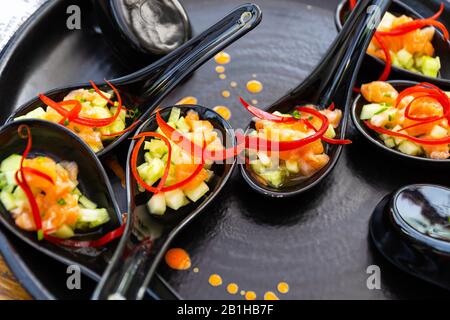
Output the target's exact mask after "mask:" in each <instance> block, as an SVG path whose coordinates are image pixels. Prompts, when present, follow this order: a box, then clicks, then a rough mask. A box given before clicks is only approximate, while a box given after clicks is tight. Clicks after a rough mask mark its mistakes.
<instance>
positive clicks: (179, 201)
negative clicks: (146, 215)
mask: <svg viewBox="0 0 450 320" xmlns="http://www.w3.org/2000/svg"><path fill="white" fill-rule="evenodd" d="M164 197H165V198H166V205H167V206H168V207H169V208H171V209H173V210H178V209H180V208H181V207H182V206H184V205H185V204H186V200H187V199H186V197H185V195H184V193H183V191H182V190H181V189H175V190H172V191H168V192H165V193H164Z"/></svg>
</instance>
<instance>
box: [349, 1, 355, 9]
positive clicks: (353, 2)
mask: <svg viewBox="0 0 450 320" xmlns="http://www.w3.org/2000/svg"><path fill="white" fill-rule="evenodd" d="M349 2H350V9H351V10H353V9H355V7H356V2H357V0H350V1H349Z"/></svg>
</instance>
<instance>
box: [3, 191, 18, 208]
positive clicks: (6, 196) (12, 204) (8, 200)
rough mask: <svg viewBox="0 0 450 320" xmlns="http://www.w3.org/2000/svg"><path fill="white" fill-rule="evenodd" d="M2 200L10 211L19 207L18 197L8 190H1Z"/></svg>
mask: <svg viewBox="0 0 450 320" xmlns="http://www.w3.org/2000/svg"><path fill="white" fill-rule="evenodd" d="M0 201H1V202H2V204H3V206H4V207H5V209H6V210H8V211H11V210H12V209H15V208H17V203H16V199H15V198H14V196H13V195H12V194H11V193H9V192H7V191H2V192H0Z"/></svg>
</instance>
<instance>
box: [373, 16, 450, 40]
mask: <svg viewBox="0 0 450 320" xmlns="http://www.w3.org/2000/svg"><path fill="white" fill-rule="evenodd" d="M429 26H433V27H436V28H437V29H439V30H441V31H442V33H443V35H444V38H445V40H447V41H448V40H449V33H448V30H447V28H446V27H445V25H444V24H443V23H442V22H439V21H436V20H433V19H417V20H413V21H409V22H405V23H403V24H401V25H399V26H397V27H395V28H394V29H392V30H390V31H377V32H376V33H375V34H377V35H379V36H383V37H386V36H391V37H392V36H402V35H404V34H407V33H409V32H412V31H414V30H417V29H422V28H424V27H429Z"/></svg>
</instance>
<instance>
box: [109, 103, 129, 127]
mask: <svg viewBox="0 0 450 320" xmlns="http://www.w3.org/2000/svg"><path fill="white" fill-rule="evenodd" d="M109 110H110V111H111V114H116V111H117V107H111V108H110V109H109ZM126 118H127V111H126V110H125V109H122V110H121V111H120V114H119V118H118V119H120V120H122V121H123V122H124V123H125V122H126Z"/></svg>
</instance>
